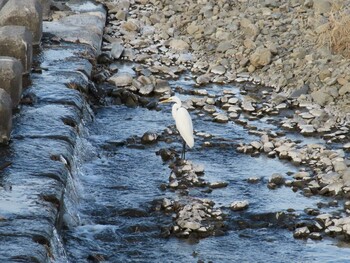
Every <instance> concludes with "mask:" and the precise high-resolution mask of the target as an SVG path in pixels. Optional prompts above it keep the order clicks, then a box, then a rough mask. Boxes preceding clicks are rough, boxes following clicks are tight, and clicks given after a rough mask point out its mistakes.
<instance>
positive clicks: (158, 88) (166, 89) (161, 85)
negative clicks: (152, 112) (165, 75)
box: [153, 79, 171, 94]
mask: <svg viewBox="0 0 350 263" xmlns="http://www.w3.org/2000/svg"><path fill="white" fill-rule="evenodd" d="M153 91H154V93H156V94H163V93H170V92H171V88H170V86H169V83H168V81H166V80H163V79H157V80H156V84H155V86H154V90H153Z"/></svg>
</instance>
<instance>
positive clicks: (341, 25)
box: [318, 9, 350, 58]
mask: <svg viewBox="0 0 350 263" xmlns="http://www.w3.org/2000/svg"><path fill="white" fill-rule="evenodd" d="M322 29H323V30H322V31H321V32H319V35H318V45H319V46H327V47H328V48H330V50H332V52H333V53H335V54H341V55H343V56H344V57H347V58H350V14H349V13H348V12H346V11H344V10H342V9H340V10H339V11H337V12H331V14H330V16H329V21H328V23H327V24H325V25H324V27H323V28H322Z"/></svg>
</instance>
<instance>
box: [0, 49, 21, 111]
mask: <svg viewBox="0 0 350 263" xmlns="http://www.w3.org/2000/svg"><path fill="white" fill-rule="evenodd" d="M22 73H23V66H22V63H21V62H20V61H19V60H18V59H15V58H12V57H1V56H0V83H1V88H2V89H4V90H5V91H6V92H7V93H8V94H9V95H10V96H11V100H12V107H13V108H16V107H17V105H18V103H19V100H20V98H21V94H22Z"/></svg>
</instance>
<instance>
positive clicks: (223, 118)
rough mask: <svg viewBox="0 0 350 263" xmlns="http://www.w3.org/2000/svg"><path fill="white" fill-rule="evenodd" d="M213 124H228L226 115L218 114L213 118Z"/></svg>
mask: <svg viewBox="0 0 350 263" xmlns="http://www.w3.org/2000/svg"><path fill="white" fill-rule="evenodd" d="M214 121H215V122H219V123H227V122H228V117H227V115H226V114H223V113H219V114H217V115H216V116H215V118H214Z"/></svg>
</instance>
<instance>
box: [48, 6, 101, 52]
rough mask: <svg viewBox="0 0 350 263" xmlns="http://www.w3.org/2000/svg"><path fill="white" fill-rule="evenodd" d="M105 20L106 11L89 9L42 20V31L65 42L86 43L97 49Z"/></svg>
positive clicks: (99, 45)
mask: <svg viewBox="0 0 350 263" xmlns="http://www.w3.org/2000/svg"><path fill="white" fill-rule="evenodd" d="M105 21H106V12H103V11H91V12H86V13H81V14H74V15H69V16H66V17H63V18H61V19H59V20H57V21H52V22H48V21H44V24H43V31H44V33H50V34H54V35H55V36H56V37H58V38H61V39H62V40H64V41H67V42H74V43H84V44H88V45H90V46H92V47H93V48H94V50H95V51H99V50H100V49H101V44H102V35H103V29H104V26H105Z"/></svg>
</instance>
